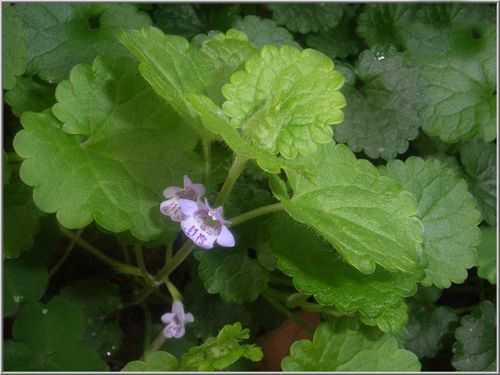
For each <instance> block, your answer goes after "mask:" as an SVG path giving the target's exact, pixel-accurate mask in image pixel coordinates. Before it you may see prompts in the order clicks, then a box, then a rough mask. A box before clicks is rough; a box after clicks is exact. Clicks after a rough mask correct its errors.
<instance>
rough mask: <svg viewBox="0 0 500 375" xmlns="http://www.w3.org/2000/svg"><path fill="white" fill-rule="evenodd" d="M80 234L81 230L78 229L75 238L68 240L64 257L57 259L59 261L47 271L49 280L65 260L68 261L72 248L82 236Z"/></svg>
mask: <svg viewBox="0 0 500 375" xmlns="http://www.w3.org/2000/svg"><path fill="white" fill-rule="evenodd" d="M82 233H83V229H80V230H79V231H78V232H76V234H75V238H72V239H71V240H70V242H69V245H68V247H67V248H66V250H65V251H64V255H63V256H62V257H61V258H60V259H59V261H58V262H57V263H56V264H55V265H54V266H53V267H52V269H51V270H50V271H49V278H51V277H52V276H54V274H55V273H56V272H57V271H58V270H59V268H61V266H62V265H63V263H64V262H65V261H66V259H68V257H69V256H70V254H71V252H72V251H73V249H74V247H75V245H76V240H77V239H78V238H80V236H81V235H82Z"/></svg>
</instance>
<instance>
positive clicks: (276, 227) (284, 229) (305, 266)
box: [269, 215, 417, 332]
mask: <svg viewBox="0 0 500 375" xmlns="http://www.w3.org/2000/svg"><path fill="white" fill-rule="evenodd" d="M269 228H270V229H269V230H270V238H271V248H272V251H273V254H274V255H275V256H276V257H277V258H278V267H279V269H280V270H281V271H283V272H284V273H285V274H287V275H289V276H291V277H292V278H293V283H294V285H295V287H296V288H297V290H298V291H300V292H301V293H305V294H309V295H313V296H314V297H315V298H316V300H317V301H318V302H319V303H320V304H322V305H327V306H331V305H333V306H334V307H335V309H336V310H338V311H339V312H341V313H344V314H351V313H358V314H359V315H360V317H361V319H362V320H363V321H364V322H365V323H366V324H370V325H374V324H376V325H378V326H379V328H380V329H381V330H382V331H385V332H397V331H399V330H400V329H401V328H402V327H403V326H404V325H405V323H406V320H407V312H406V310H407V309H406V305H405V303H404V298H405V297H408V296H410V295H412V294H414V293H415V292H416V283H417V279H416V278H415V277H412V276H409V275H408V274H405V273H398V272H387V271H385V270H383V269H381V268H378V269H377V270H376V271H375V272H374V273H373V274H371V275H364V274H362V273H360V272H358V271H357V270H356V269H355V268H353V267H351V266H349V265H348V264H346V263H344V262H343V261H342V260H341V259H340V257H339V256H338V254H337V253H336V252H335V251H334V249H333V248H332V247H331V246H330V245H329V244H328V243H326V242H324V241H322V240H321V239H320V238H319V237H318V236H317V235H315V234H314V232H313V231H311V230H310V229H308V228H307V227H306V226H304V225H301V224H299V223H296V222H294V221H293V220H291V219H290V218H287V217H285V216H282V215H280V216H276V217H275V218H273V219H272V220H271V222H270V223H269Z"/></svg>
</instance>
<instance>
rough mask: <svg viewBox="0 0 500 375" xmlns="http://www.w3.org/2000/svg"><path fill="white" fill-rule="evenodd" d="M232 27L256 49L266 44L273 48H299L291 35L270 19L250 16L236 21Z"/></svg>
mask: <svg viewBox="0 0 500 375" xmlns="http://www.w3.org/2000/svg"><path fill="white" fill-rule="evenodd" d="M233 27H234V28H235V29H238V30H240V31H242V32H244V33H245V34H246V35H247V37H248V39H249V40H250V42H252V44H253V45H254V46H255V47H257V48H262V47H264V46H265V45H268V44H272V45H275V46H282V45H289V46H293V47H297V48H300V45H299V44H298V43H297V42H295V41H294V40H293V35H292V34H290V32H289V31H288V30H287V29H285V28H283V27H279V26H278V25H277V24H276V22H274V21H273V20H270V19H266V18H260V17H257V16H253V15H250V16H246V17H245V18H240V19H238V20H237V21H236V22H235V23H234V25H233Z"/></svg>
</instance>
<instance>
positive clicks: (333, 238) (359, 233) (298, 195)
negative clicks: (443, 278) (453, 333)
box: [282, 145, 422, 274]
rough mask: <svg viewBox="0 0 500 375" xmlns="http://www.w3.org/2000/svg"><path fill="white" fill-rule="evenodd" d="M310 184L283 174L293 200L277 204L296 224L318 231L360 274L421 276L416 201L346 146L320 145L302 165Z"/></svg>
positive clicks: (297, 177) (292, 173) (420, 230)
mask: <svg viewBox="0 0 500 375" xmlns="http://www.w3.org/2000/svg"><path fill="white" fill-rule="evenodd" d="M305 162H306V163H307V164H306V165H307V170H308V171H309V172H310V173H311V175H312V177H311V178H305V177H303V176H300V175H297V174H296V173H295V172H293V171H288V170H287V174H288V177H289V180H290V182H291V185H292V188H293V191H294V195H293V197H292V199H290V200H286V199H282V203H283V205H284V206H285V209H286V210H287V212H288V213H289V214H290V215H291V216H292V217H293V218H294V219H295V220H297V221H299V222H301V223H304V224H306V225H308V226H311V227H312V228H314V229H315V230H316V231H318V232H319V233H320V234H321V235H322V236H323V237H324V238H325V239H326V240H327V241H328V242H330V243H331V244H332V245H333V246H334V247H335V249H336V250H337V251H338V252H339V253H340V254H341V255H342V257H343V258H344V259H345V260H346V261H347V262H348V263H350V264H351V265H353V266H354V267H356V268H357V269H358V270H359V271H361V272H362V273H366V274H370V273H373V272H374V271H375V266H376V264H378V265H380V266H382V267H383V268H385V269H386V270H388V271H392V272H405V273H415V274H419V273H421V270H422V264H421V261H422V259H421V258H422V249H421V243H422V223H421V222H420V220H419V219H418V218H417V217H416V214H417V209H416V202H415V198H414V197H413V196H412V194H411V193H409V192H407V191H404V190H403V189H402V188H401V187H400V185H399V184H398V183H397V182H396V181H394V180H393V179H391V178H388V177H385V176H381V175H380V174H379V172H378V171H377V169H376V168H375V167H374V166H373V165H372V164H371V163H370V162H368V161H367V160H357V159H356V157H355V156H354V154H353V153H352V152H351V151H350V150H349V149H348V148H347V146H345V145H324V146H323V147H322V148H321V149H320V150H319V151H318V152H317V153H316V154H314V155H311V156H310V157H309V158H307V159H306V160H305Z"/></svg>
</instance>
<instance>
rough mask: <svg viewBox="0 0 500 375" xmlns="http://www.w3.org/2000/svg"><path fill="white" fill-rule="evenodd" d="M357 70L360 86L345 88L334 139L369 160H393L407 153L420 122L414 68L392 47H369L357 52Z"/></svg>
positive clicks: (415, 71)
mask: <svg viewBox="0 0 500 375" xmlns="http://www.w3.org/2000/svg"><path fill="white" fill-rule="evenodd" d="M356 71H357V74H358V76H359V79H360V81H361V84H362V86H361V88H360V89H359V90H358V89H355V88H354V87H350V86H347V87H346V89H345V94H346V99H347V103H348V105H347V108H346V111H345V120H344V122H343V123H342V124H341V125H340V126H339V127H337V128H336V129H335V140H336V141H337V142H342V143H347V144H348V145H349V147H350V148H351V150H353V151H354V152H360V151H364V152H365V153H366V155H368V157H370V158H372V159H376V158H379V157H382V158H384V159H386V160H390V159H394V158H395V157H396V156H397V155H398V154H402V153H404V152H406V150H407V149H408V146H409V141H411V140H413V139H415V138H416V137H417V135H418V131H419V128H420V125H421V121H420V119H419V115H418V112H417V107H416V106H415V101H416V100H417V82H418V81H417V77H418V76H417V70H416V67H415V66H414V65H413V63H412V62H411V60H409V59H407V58H406V57H405V56H404V55H403V54H402V53H399V52H396V50H394V49H392V48H390V49H371V50H366V51H364V52H362V53H361V54H360V55H359V58H358V62H357V69H356Z"/></svg>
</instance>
